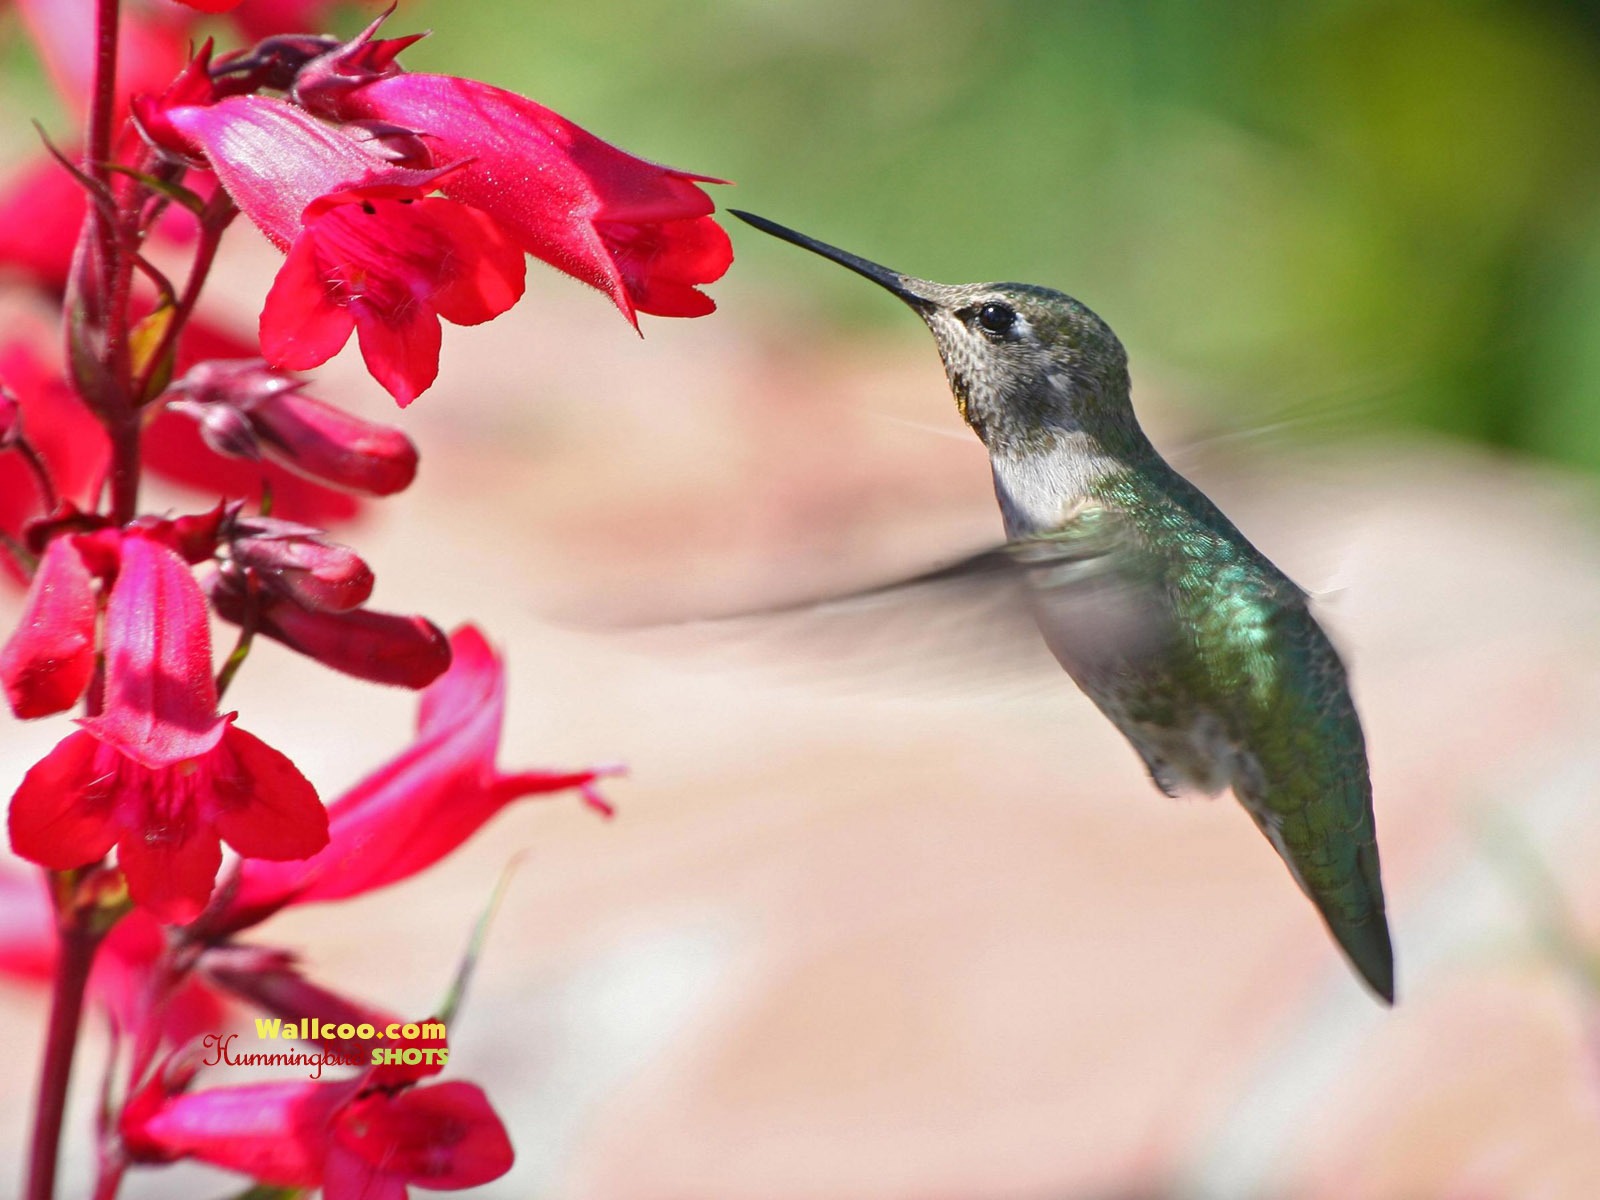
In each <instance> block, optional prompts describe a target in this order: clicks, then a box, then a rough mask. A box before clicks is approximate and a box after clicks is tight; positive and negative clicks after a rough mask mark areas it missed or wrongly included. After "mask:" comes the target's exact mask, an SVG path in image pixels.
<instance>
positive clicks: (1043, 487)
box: [989, 432, 1118, 538]
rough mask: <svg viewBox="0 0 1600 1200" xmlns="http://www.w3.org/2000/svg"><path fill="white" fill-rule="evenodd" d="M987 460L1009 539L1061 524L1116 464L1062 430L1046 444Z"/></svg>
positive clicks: (1084, 440) (1086, 439)
mask: <svg viewBox="0 0 1600 1200" xmlns="http://www.w3.org/2000/svg"><path fill="white" fill-rule="evenodd" d="M989 465H990V467H991V469H992V470H993V471H994V494H995V499H997V500H998V501H999V502H1000V515H1001V516H1002V517H1003V518H1004V519H1005V525H1006V537H1008V538H1022V537H1036V536H1038V535H1039V534H1042V533H1051V532H1054V531H1055V530H1058V529H1060V528H1061V526H1062V524H1063V523H1064V522H1065V521H1066V519H1067V517H1068V516H1069V515H1070V514H1071V513H1072V511H1073V510H1074V509H1075V508H1076V507H1077V506H1078V505H1079V504H1080V503H1081V502H1082V501H1083V500H1085V499H1086V498H1087V497H1088V494H1089V488H1090V486H1091V485H1092V484H1093V483H1094V482H1095V481H1096V480H1098V479H1102V478H1104V477H1105V476H1106V475H1108V474H1110V473H1111V472H1113V471H1115V470H1117V469H1118V464H1117V462H1116V461H1115V460H1114V459H1111V458H1109V457H1107V456H1106V455H1105V454H1104V452H1102V451H1101V450H1100V449H1099V447H1097V446H1096V445H1095V444H1094V443H1093V442H1092V441H1091V440H1090V438H1089V437H1088V435H1086V434H1084V433H1081V432H1073V433H1062V434H1061V435H1060V436H1059V437H1057V438H1056V439H1054V441H1053V442H1052V444H1051V445H1050V446H1049V447H1046V448H1042V449H1036V450H1030V451H1028V452H1027V453H1025V454H1017V455H1009V454H996V455H993V456H991V457H990V459H989Z"/></svg>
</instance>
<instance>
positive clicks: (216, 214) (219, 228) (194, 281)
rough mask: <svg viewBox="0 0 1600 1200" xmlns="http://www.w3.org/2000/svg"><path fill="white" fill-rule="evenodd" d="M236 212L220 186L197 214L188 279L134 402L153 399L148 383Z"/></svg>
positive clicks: (175, 336)
mask: <svg viewBox="0 0 1600 1200" xmlns="http://www.w3.org/2000/svg"><path fill="white" fill-rule="evenodd" d="M238 214H239V210H238V209H237V208H235V207H234V206H233V201H232V200H230V199H228V196H227V193H226V192H224V191H222V189H220V188H218V189H217V192H216V194H215V195H214V196H213V197H212V198H211V201H210V202H209V203H208V204H207V205H206V208H205V211H204V212H203V213H201V216H200V242H199V245H197V246H196V247H195V251H194V263H193V264H192V265H191V266H190V267H189V278H188V279H187V280H186V281H185V282H184V285H183V295H182V296H180V297H179V298H178V301H177V304H176V305H175V306H174V308H173V311H172V319H171V321H170V322H169V323H168V325H167V328H166V331H165V332H164V333H163V334H162V335H161V342H160V344H159V345H158V346H157V347H156V351H155V353H154V354H152V355H151V356H150V364H149V365H148V366H147V367H146V368H145V372H144V377H143V378H142V379H140V380H139V385H138V387H137V388H135V389H134V396H135V397H136V398H137V400H138V402H140V403H143V402H145V401H148V400H150V399H153V397H151V396H150V395H148V393H149V391H150V386H151V382H152V381H153V380H154V379H155V377H156V373H157V372H158V371H160V370H161V364H162V363H163V362H165V361H166V358H167V356H168V355H169V354H171V353H172V351H173V347H175V346H176V345H177V343H178V338H179V337H180V336H181V335H182V333H183V327H184V326H185V325H186V324H187V323H188V321H189V316H190V314H191V313H193V312H194V306H195V304H196V303H197V302H198V301H199V299H200V292H201V289H202V288H204V287H205V283H206V277H207V276H208V275H210V274H211V265H212V263H214V262H215V261H216V257H217V247H218V246H220V245H221V244H222V235H223V234H224V233H226V232H227V229H228V226H229V224H230V223H231V222H232V221H233V218H234V217H236V216H237V215H238Z"/></svg>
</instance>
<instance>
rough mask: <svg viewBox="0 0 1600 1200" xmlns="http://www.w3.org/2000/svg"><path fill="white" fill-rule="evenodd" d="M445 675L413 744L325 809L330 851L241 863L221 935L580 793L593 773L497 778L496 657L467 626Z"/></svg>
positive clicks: (412, 863) (372, 884) (500, 671)
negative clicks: (522, 803)
mask: <svg viewBox="0 0 1600 1200" xmlns="http://www.w3.org/2000/svg"><path fill="white" fill-rule="evenodd" d="M451 649H452V661H451V666H450V669H449V670H448V671H446V672H445V673H444V675H442V676H441V677H440V678H439V679H438V681H437V682H435V683H434V684H433V685H432V686H430V687H429V688H428V690H427V691H426V692H424V693H423V696H422V705H421V712H420V717H419V723H418V733H417V740H416V741H415V742H414V743H412V745H411V746H410V747H409V748H408V749H407V750H405V751H404V752H403V753H401V754H400V755H398V756H397V757H395V758H394V759H392V760H390V761H389V762H388V763H386V764H385V765H384V766H382V767H380V768H379V769H378V770H376V771H374V772H373V773H372V774H371V775H368V776H367V777H366V778H365V779H363V780H362V781H361V782H360V783H358V784H356V785H355V786H354V787H353V788H351V789H350V790H349V791H347V792H346V793H345V794H344V795H342V796H340V797H339V798H338V799H337V800H335V801H333V803H331V804H330V805H329V806H328V818H329V821H328V847H327V849H326V850H324V851H322V852H321V853H320V854H318V855H316V856H315V857H313V858H310V859H306V860H304V861H302V862H293V863H268V862H260V861H256V860H253V859H252V860H248V861H246V862H244V863H241V864H240V872H239V888H238V891H237V892H236V893H235V896H234V899H233V903H232V904H231V905H230V907H229V909H228V911H227V912H226V913H225V914H224V916H223V917H222V919H221V920H220V921H219V928H222V929H228V930H235V929H241V928H244V927H246V926H248V925H252V924H255V923H256V922H258V921H261V920H263V919H265V917H267V916H268V915H270V914H271V913H272V912H275V911H276V910H277V909H279V908H281V907H282V906H283V905H285V904H289V903H301V902H310V901H320V900H338V899H343V898H344V897H347V896H354V895H359V894H360V893H362V892H367V891H371V890H373V889H374V888H379V887H384V886H386V885H388V884H391V883H395V882H397V881H399V880H401V879H405V878H407V877H409V876H411V875H414V874H416V873H417V872H419V871H422V870H424V869H426V868H427V867H429V866H432V865H433V864H434V863H435V862H437V861H439V859H441V858H443V857H444V856H445V855H447V854H449V853H450V852H451V851H452V850H454V849H455V848H456V847H457V846H459V845H460V844H461V843H462V842H464V841H465V840H466V839H467V838H469V837H471V836H472V834H474V833H475V832H477V830H478V829H479V828H480V827H482V825H483V824H484V823H485V822H487V821H488V820H489V819H490V818H491V817H493V816H494V814H495V813H497V812H499V811H500V809H502V808H504V807H505V806H506V805H507V804H509V803H511V802H512V801H513V800H516V799H517V798H519V797H521V796H526V795H532V794H538V793H550V792H555V791H559V790H565V789H568V788H574V787H584V786H585V785H587V784H590V783H592V782H593V781H594V780H595V779H596V778H597V774H598V773H597V772H595V771H579V772H571V773H564V774H555V773H552V774H542V773H527V774H519V775H514V776H506V775H502V774H500V772H499V771H497V770H496V768H495V754H496V752H497V750H498V748H499V743H500V729H501V723H502V720H503V715H504V707H505V674H504V667H503V665H502V663H501V662H500V659H499V658H498V656H496V654H495V653H494V651H493V649H492V648H491V647H490V646H489V644H488V642H487V641H486V640H485V639H484V637H483V635H482V634H481V633H479V632H478V631H477V630H476V629H474V628H472V627H471V626H467V627H464V628H462V629H460V630H458V631H457V632H456V634H455V635H454V637H452V639H451Z"/></svg>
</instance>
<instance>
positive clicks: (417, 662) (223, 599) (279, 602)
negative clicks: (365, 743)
mask: <svg viewBox="0 0 1600 1200" xmlns="http://www.w3.org/2000/svg"><path fill="white" fill-rule="evenodd" d="M211 603H212V606H213V607H214V608H215V609H216V610H217V615H218V616H220V617H221V618H222V619H223V620H225V621H232V622H233V623H234V624H235V625H242V624H244V622H245V619H246V614H247V613H248V611H249V605H250V604H251V600H250V598H249V597H247V596H245V595H242V594H241V593H240V592H239V591H238V590H237V589H236V588H235V587H233V586H230V584H229V581H228V579H227V577H226V576H225V575H223V574H221V573H219V574H218V575H217V576H216V578H215V579H213V581H212V585H211ZM255 603H256V604H257V605H258V607H257V609H256V614H255V621H256V628H257V629H258V630H259V631H260V632H261V633H263V634H265V635H266V636H267V637H270V638H272V639H273V640H274V641H278V642H282V643H283V644H284V645H285V646H288V647H289V648H290V649H291V650H296V651H298V652H299V653H301V654H304V655H306V656H307V657H308V658H314V659H316V660H317V661H318V662H320V663H322V665H323V666H326V667H332V668H333V669H334V670H335V671H342V672H343V673H344V674H346V675H353V676H355V677H356V678H357V679H366V680H370V681H371V682H373V683H386V684H392V685H395V686H398V687H408V688H423V687H427V686H428V684H430V683H432V682H433V681H434V680H435V679H437V678H438V677H439V676H440V675H442V674H444V672H445V670H446V668H448V667H449V666H450V643H449V641H448V639H446V637H445V635H444V633H443V632H442V631H441V630H440V629H439V627H438V626H436V625H434V624H433V623H432V622H431V621H429V620H427V619H425V618H423V617H404V616H400V615H398V614H396V613H381V612H372V611H370V610H368V609H364V608H358V609H354V610H353V611H351V612H344V613H334V612H313V611H311V610H310V609H307V608H304V607H302V606H301V605H299V604H297V603H295V602H294V601H293V600H291V599H289V598H288V597H287V596H283V595H273V594H270V593H269V594H267V595H264V596H261V597H259V598H258V599H257V600H256V601H255Z"/></svg>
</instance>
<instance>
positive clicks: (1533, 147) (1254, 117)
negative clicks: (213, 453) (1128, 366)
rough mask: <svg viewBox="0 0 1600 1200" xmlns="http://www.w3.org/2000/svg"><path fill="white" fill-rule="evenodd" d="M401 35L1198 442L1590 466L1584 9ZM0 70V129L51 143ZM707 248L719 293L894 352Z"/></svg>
mask: <svg viewBox="0 0 1600 1200" xmlns="http://www.w3.org/2000/svg"><path fill="white" fill-rule="evenodd" d="M158 2H165V0H158ZM371 8H372V6H371V5H368V6H367V7H366V8H364V9H360V8H352V9H351V10H349V11H347V12H346V14H345V19H344V21H343V22H342V25H343V28H344V29H346V30H353V29H354V28H356V27H358V25H359V24H360V22H361V21H362V20H363V19H364V18H365V17H366V16H367V15H369V14H370V12H371ZM430 23H432V24H435V25H437V26H438V28H439V34H438V35H437V36H435V37H432V38H429V39H428V40H426V41H425V42H423V43H422V44H421V45H419V46H417V47H416V48H415V49H414V50H411V51H408V53H407V57H406V61H407V63H408V64H409V65H410V66H411V67H412V69H416V70H429V69H431V70H441V71H448V72H452V73H459V74H467V75H472V76H474V77H477V78H481V79H485V80H488V81H491V82H494V83H498V84H501V85H503V86H506V87H510V88H513V89H516V90H519V91H522V92H525V93H526V94H528V95H531V96H533V97H535V98H537V99H539V100H541V101H543V102H544V103H546V104H548V105H550V106H551V107H553V108H555V109H557V110H559V111H561V112H562V113H564V114H566V115H568V116H570V117H572V118H574V119H575V120H578V121H579V122H580V123H583V124H585V125H586V126H588V127H589V128H591V129H593V130H594V131H595V132H597V133H599V134H600V135H601V136H603V137H606V138H607V139H609V140H611V141H614V142H616V143H618V144H620V145H622V146H623V147H625V148H627V149H629V150H632V151H634V152H636V153H640V154H643V155H645V156H646V157H652V158H656V159H659V160H661V161H665V162H670V163H672V164H673V165H676V166H682V167H684V168H686V169H691V170H695V171H700V172H704V173H707V174H712V175H718V176H721V177H723V178H726V179H730V180H735V181H737V182H738V185H739V186H738V187H737V188H736V189H729V190H726V191H724V190H718V191H717V199H718V201H719V202H720V203H725V204H733V205H738V206H742V207H748V208H750V209H752V210H754V211H757V212H760V213H762V214H764V215H769V216H772V217H774V218H775V219H778V220H781V221H783V222H784V223H786V224H791V225H794V226H796V227H797V228H800V229H802V230H804V231H806V232H808V233H813V234H815V235H817V236H819V237H822V238H824V239H826V240H829V241H833V242H835V243H837V244H840V245H843V246H845V247H846V248H848V249H852V250H855V251H857V252H859V253H862V254H865V255H866V256H868V257H871V258H876V259H878V260H880V261H883V262H887V263H888V264H890V265H892V266H895V267H898V268H900V269H903V270H906V271H910V272H912V273H914V274H920V275H926V276H929V277H932V278H938V279H944V280H949V281H966V280H978V279H1020V280H1025V281H1028V282H1036V283H1046V284H1049V285H1052V286H1056V287H1059V288H1062V289H1063V290H1066V291H1069V292H1072V293H1073V294H1075V295H1077V296H1079V297H1080V298H1081V299H1083V300H1084V301H1085V302H1086V303H1088V304H1089V305H1090V306H1091V307H1093V308H1095V309H1097V310H1098V311H1099V312H1101V314H1102V315H1104V316H1105V317H1106V318H1107V319H1108V320H1109V321H1110V322H1111V323H1112V325H1113V326H1114V327H1115V328H1116V329H1117V330H1118V331H1119V333H1121V335H1122V336H1123V339H1124V340H1125V341H1126V342H1127V343H1128V344H1129V347H1130V351H1131V353H1132V356H1133V361H1134V366H1135V372H1136V374H1137V375H1138V376H1139V377H1140V378H1141V379H1142V380H1145V381H1150V380H1156V381H1158V382H1161V383H1165V384H1170V385H1171V386H1172V387H1173V389H1174V390H1176V391H1178V392H1180V393H1181V394H1182V396H1183V398H1184V404H1185V406H1186V407H1191V406H1192V407H1196V408H1198V409H1200V410H1201V411H1203V412H1204V414H1205V416H1204V419H1203V420H1202V421H1201V422H1199V423H1200V424H1202V425H1206V424H1209V425H1210V426H1211V427H1213V428H1214V429H1215V430H1216V431H1218V432H1225V431H1228V430H1233V429H1240V430H1249V429H1254V428H1262V427H1273V428H1277V427H1280V426H1282V427H1284V428H1286V430H1287V431H1288V432H1289V433H1290V434H1291V435H1292V434H1293V433H1294V432H1295V431H1296V430H1297V429H1298V430H1300V431H1302V432H1303V431H1305V430H1316V431H1318V434H1319V435H1322V434H1325V433H1327V432H1329V431H1338V432H1341V433H1364V432H1378V433H1382V432H1384V431H1387V430H1390V429H1393V428H1394V427H1396V426H1406V425H1411V426H1418V425H1420V426H1425V427H1429V428H1432V429H1436V430H1441V431H1445V432H1447V433H1450V434H1452V435H1455V436H1459V437H1464V438H1469V439H1473V440H1477V441H1482V442H1487V443H1490V444H1493V445H1497V446H1503V447H1507V448H1511V449H1514V450H1518V451H1523V452H1527V453H1530V454H1534V455H1538V456H1542V457H1544V458H1547V459H1551V460H1555V461H1557V462H1560V463H1564V464H1570V465H1574V466H1578V467H1582V468H1586V469H1589V470H1594V469H1596V468H1600V336H1597V333H1600V0H1293V2H1288V3H1285V2H1282V0H985V2H982V3H973V2H971V0H875V2H873V3H861V2H860V0H676V2H672V3H666V2H663V0H603V2H601V0H596V2H591V3H586V4H550V3H535V2H533V0H473V2H471V3H460V2H459V0H456V2H450V3H446V2H445V0H403V2H402V4H401V7H400V11H399V12H398V13H397V14H396V16H395V17H394V19H393V20H392V21H391V22H390V25H389V28H390V30H391V31H393V32H396V33H399V32H409V31H411V30H414V29H416V28H419V27H426V26H428V25H429V24H430ZM5 41H6V46H5V50H4V56H3V59H0V74H3V83H0V103H3V105H4V107H5V108H6V109H7V110H12V109H15V108H18V107H19V106H20V107H21V108H22V109H23V110H25V111H27V112H29V113H39V114H40V115H41V116H43V117H44V119H45V124H46V127H47V128H52V129H54V130H57V131H60V130H61V129H62V128H63V125H62V121H61V119H60V109H59V106H57V105H55V104H54V103H53V102H52V100H51V99H50V98H49V97H48V95H47V94H46V93H47V89H44V88H43V87H42V86H41V81H40V77H39V75H38V72H37V70H36V69H35V67H34V66H33V64H32V63H30V62H29V60H28V57H27V54H28V51H27V49H26V46H25V45H24V44H23V40H22V39H5ZM7 125H8V126H12V127H14V128H12V129H11V130H10V137H11V140H12V141H16V139H17V138H21V139H23V142H22V143H19V144H18V145H17V146H15V147H14V149H15V150H17V151H18V152H19V153H20V152H22V151H24V150H25V149H27V146H26V144H25V143H27V142H29V141H30V140H31V139H29V137H28V132H27V130H26V128H25V126H24V125H23V123H22V122H20V121H18V122H8V123H7ZM733 233H734V236H735V238H736V241H737V248H738V251H739V254H740V259H741V261H740V262H739V264H738V266H737V267H736V268H735V270H736V271H737V272H738V273H739V277H740V279H751V278H754V279H757V280H759V281H760V282H761V283H763V284H765V285H768V286H769V287H770V288H775V289H776V288H781V289H784V290H786V291H787V292H788V293H789V294H791V295H794V296H797V297H804V298H806V299H805V300H804V301H803V302H804V303H807V304H809V305H810V306H811V307H813V308H814V310H815V312H816V313H817V315H818V316H819V317H822V318H824V319H832V320H836V321H838V322H839V323H841V324H843V323H851V324H858V323H869V324H884V325H889V324H891V323H894V322H897V321H899V320H901V319H902V318H903V314H902V313H900V312H899V311H898V310H897V309H896V308H895V307H894V306H892V305H885V304H884V303H883V302H882V297H881V296H878V295H876V294H875V293H874V292H873V291H872V290H871V289H868V288H863V287H861V286H860V285H859V283H858V282H857V281H855V280H853V279H850V278H849V277H848V276H846V275H845V274H844V273H842V272H836V271H828V270H824V269H821V268H820V267H818V266H816V265H814V264H809V263H803V262H801V261H800V260H799V259H798V258H797V257H796V255H795V253H794V252H793V251H792V250H790V249H788V248H785V247H781V246H777V245H775V244H769V243H768V242H767V241H766V240H765V239H764V238H761V237H759V236H757V235H755V234H754V233H753V232H750V231H747V230H745V229H744V228H743V227H736V228H734V230H733ZM737 286H738V285H737V284H724V285H723V286H722V289H721V291H722V292H723V293H724V294H726V293H728V292H729V291H730V289H736V288H737Z"/></svg>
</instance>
